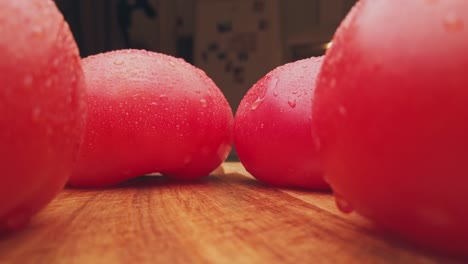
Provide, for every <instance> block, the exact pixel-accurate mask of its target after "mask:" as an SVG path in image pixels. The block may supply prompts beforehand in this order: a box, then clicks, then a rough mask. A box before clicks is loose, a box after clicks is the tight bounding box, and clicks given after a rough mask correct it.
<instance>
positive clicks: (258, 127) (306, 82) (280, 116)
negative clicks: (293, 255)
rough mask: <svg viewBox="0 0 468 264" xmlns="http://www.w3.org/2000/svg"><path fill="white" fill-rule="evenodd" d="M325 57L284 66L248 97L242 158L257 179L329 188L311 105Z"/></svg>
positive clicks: (237, 125)
mask: <svg viewBox="0 0 468 264" xmlns="http://www.w3.org/2000/svg"><path fill="white" fill-rule="evenodd" d="M321 64H322V58H321V57H320V58H310V59H305V60H300V61H296V62H294V63H289V64H286V65H284V66H281V67H278V68H276V69H275V70H273V71H271V72H270V73H268V74H267V75H266V76H265V77H263V78H262V79H261V80H259V81H258V82H257V83H256V84H255V85H254V86H253V87H252V88H251V89H250V90H249V91H248V93H247V94H246V95H245V97H244V99H242V101H241V103H240V106H239V109H238V111H237V113H236V118H235V122H234V145H235V147H236V151H237V154H238V156H239V159H240V161H241V162H242V163H243V165H244V166H245V168H246V169H247V171H249V172H250V173H251V174H252V175H253V176H254V177H256V178H257V179H259V180H261V181H263V182H265V183H268V184H271V185H276V186H282V187H305V188H314V189H328V188H329V187H328V185H327V184H326V183H325V181H324V180H323V178H322V172H321V169H320V164H319V160H318V152H317V149H316V145H315V143H314V139H316V135H315V133H311V131H312V120H311V112H312V110H311V107H312V106H311V105H312V100H311V96H312V92H313V90H314V89H315V79H316V77H317V74H318V71H319V69H320V66H321Z"/></svg>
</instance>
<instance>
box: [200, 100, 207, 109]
mask: <svg viewBox="0 0 468 264" xmlns="http://www.w3.org/2000/svg"><path fill="white" fill-rule="evenodd" d="M200 103H201V104H202V106H203V107H207V106H208V102H207V101H206V99H205V98H202V99H200Z"/></svg>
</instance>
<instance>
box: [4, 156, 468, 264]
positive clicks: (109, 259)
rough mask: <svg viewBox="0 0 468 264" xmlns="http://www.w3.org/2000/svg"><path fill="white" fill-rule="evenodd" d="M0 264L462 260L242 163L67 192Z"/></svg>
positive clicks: (8, 245) (13, 242)
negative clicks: (257, 174) (182, 178)
mask: <svg viewBox="0 0 468 264" xmlns="http://www.w3.org/2000/svg"><path fill="white" fill-rule="evenodd" d="M0 263H1V264H9V263H38V264H40V263H47V264H53V263H86V264H88V263H90V264H91V263H463V261H462V260H454V259H447V258H443V257H441V256H437V255H434V254H431V253H430V252H424V251H422V250H418V249H416V248H414V247H412V246H410V245H408V244H406V243H404V242H402V241H400V240H396V239H394V238H390V237H389V236H388V235H385V234H383V233H382V232H381V231H379V230H378V229H377V228H375V226H373V225H372V223H370V222H369V221H367V220H366V219H364V218H361V217H359V216H358V215H355V214H351V215H344V214H342V213H340V212H339V211H337V210H336V209H335V204H334V200H333V197H332V196H331V194H328V193H316V192H311V191H301V190H286V189H278V188H272V187H268V186H265V185H263V184H261V183H259V182H257V181H256V180H255V179H253V178H252V177H251V176H250V175H249V174H248V173H247V172H246V171H245V170H244V169H243V167H242V166H241V165H240V164H238V163H225V164H223V166H222V167H221V168H219V169H218V170H217V171H216V172H215V173H214V175H212V176H209V177H207V178H206V179H203V180H201V181H199V182H192V183H180V182H176V181H173V180H170V179H167V178H164V177H157V176H146V177H140V178H137V179H134V180H131V181H129V182H126V183H125V184H123V185H121V186H118V187H114V188H109V189H102V190H77V189H67V190H65V191H64V192H62V193H61V194H60V195H59V196H58V198H57V199H56V200H55V201H53V202H52V203H51V204H50V205H49V206H48V207H47V208H46V209H45V210H44V211H43V212H42V213H40V214H39V215H37V216H36V217H35V218H34V219H33V221H32V223H31V225H30V226H29V227H28V228H27V229H26V230H24V231H22V232H20V233H17V234H14V235H11V236H9V237H6V238H2V239H1V240H0ZM466 263H468V262H466Z"/></svg>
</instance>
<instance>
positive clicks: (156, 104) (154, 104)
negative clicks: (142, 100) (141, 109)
mask: <svg viewBox="0 0 468 264" xmlns="http://www.w3.org/2000/svg"><path fill="white" fill-rule="evenodd" d="M150 105H152V106H158V103H156V102H152V103H151V104H150Z"/></svg>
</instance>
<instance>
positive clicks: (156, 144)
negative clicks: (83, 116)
mask: <svg viewBox="0 0 468 264" xmlns="http://www.w3.org/2000/svg"><path fill="white" fill-rule="evenodd" d="M83 67H84V71H85V77H86V82H87V85H88V105H89V108H88V120H87V130H86V133H85V139H84V143H83V147H82V151H81V155H80V158H79V161H78V165H77V168H76V170H75V172H74V174H73V176H72V177H71V179H70V184H71V185H75V186H83V187H92V186H108V185H113V184H116V183H119V182H121V181H123V180H126V179H129V178H132V177H135V176H139V175H143V174H147V173H152V172H161V173H163V174H165V175H169V176H173V177H175V178H183V179H194V178H198V177H202V176H206V175H208V174H209V173H210V172H211V171H213V170H214V169H216V167H218V166H219V165H220V164H221V163H222V162H223V161H224V159H225V158H226V157H227V155H228V153H229V151H230V150H231V144H232V131H231V130H232V120H233V116H232V110H231V108H230V107H229V105H228V102H227V101H226V99H225V98H224V96H223V94H222V93H221V91H220V90H219V89H218V87H217V86H216V85H215V84H214V83H213V81H212V80H211V79H210V78H208V77H207V76H206V74H205V73H204V72H203V71H201V70H199V69H197V68H195V67H193V66H192V65H190V64H188V63H186V62H185V61H183V60H181V59H175V58H173V57H170V56H167V55H163V54H157V53H153V52H145V51H137V50H124V51H116V52H110V53H105V54H100V55H96V56H91V57H89V58H86V59H84V60H83Z"/></svg>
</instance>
